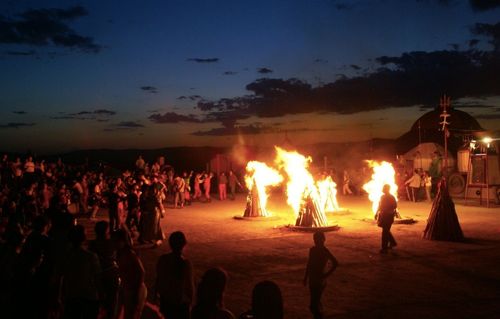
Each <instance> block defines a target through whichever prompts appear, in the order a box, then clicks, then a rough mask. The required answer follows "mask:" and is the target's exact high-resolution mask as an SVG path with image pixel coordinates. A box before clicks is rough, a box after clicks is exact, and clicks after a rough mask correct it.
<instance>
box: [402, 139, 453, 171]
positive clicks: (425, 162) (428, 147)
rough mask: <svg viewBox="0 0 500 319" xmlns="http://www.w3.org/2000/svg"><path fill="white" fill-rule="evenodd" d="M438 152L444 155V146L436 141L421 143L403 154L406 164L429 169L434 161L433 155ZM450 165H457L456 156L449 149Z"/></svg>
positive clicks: (411, 166)
mask: <svg viewBox="0 0 500 319" xmlns="http://www.w3.org/2000/svg"><path fill="white" fill-rule="evenodd" d="M434 152H438V153H439V154H441V155H442V156H444V148H443V147H442V146H441V145H439V144H436V143H420V144H418V145H417V146H415V147H414V148H412V149H411V150H409V151H408V152H406V153H405V154H404V155H403V156H402V160H403V161H404V163H402V164H404V166H405V167H406V168H407V169H409V168H412V169H413V170H415V169H417V168H421V169H422V170H424V171H428V170H429V167H430V166H431V162H432V155H433V153H434ZM448 167H452V168H454V167H455V157H454V156H453V155H452V154H451V153H450V151H448Z"/></svg>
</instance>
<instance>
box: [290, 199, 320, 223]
mask: <svg viewBox="0 0 500 319" xmlns="http://www.w3.org/2000/svg"><path fill="white" fill-rule="evenodd" d="M295 226H301V227H325V226H328V221H327V220H326V218H325V216H324V214H322V213H321V207H320V205H319V203H318V202H317V201H315V200H313V199H312V198H311V197H310V196H308V197H307V198H306V199H305V200H304V202H303V203H302V205H301V207H300V211H299V216H298V217H297V220H296V221H295Z"/></svg>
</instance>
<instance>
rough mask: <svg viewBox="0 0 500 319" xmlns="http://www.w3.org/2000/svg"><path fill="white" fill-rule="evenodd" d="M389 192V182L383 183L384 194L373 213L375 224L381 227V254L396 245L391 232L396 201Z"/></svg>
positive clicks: (395, 211)
mask: <svg viewBox="0 0 500 319" xmlns="http://www.w3.org/2000/svg"><path fill="white" fill-rule="evenodd" d="M390 192H391V186H390V185H389V184H385V185H384V186H383V188H382V193H384V194H383V195H382V196H381V197H380V202H379V206H378V209H377V213H376V214H375V219H376V220H377V225H378V227H381V228H382V248H381V249H380V253H381V254H386V253H387V250H388V249H391V248H393V247H396V246H397V243H396V240H395V239H394V237H393V236H392V234H391V226H392V223H393V222H394V217H395V216H396V215H397V210H396V209H397V207H398V204H397V202H396V198H394V196H392V195H391V193H390Z"/></svg>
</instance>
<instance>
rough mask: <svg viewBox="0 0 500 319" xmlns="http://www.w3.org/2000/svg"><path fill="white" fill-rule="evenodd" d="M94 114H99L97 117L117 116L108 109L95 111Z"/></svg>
mask: <svg viewBox="0 0 500 319" xmlns="http://www.w3.org/2000/svg"><path fill="white" fill-rule="evenodd" d="M92 113H93V114H97V115H107V116H111V115H115V114H116V112H115V111H111V110H106V109H97V110H95V111H94V112H92Z"/></svg>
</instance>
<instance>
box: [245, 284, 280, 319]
mask: <svg viewBox="0 0 500 319" xmlns="http://www.w3.org/2000/svg"><path fill="white" fill-rule="evenodd" d="M240 319H283V297H282V296H281V290H280V288H279V287H278V285H277V284H276V283H274V282H272V281H269V280H265V281H261V282H259V283H258V284H257V285H255V287H254V288H253V291H252V309H251V310H250V311H247V312H245V313H243V314H242V315H241V316H240Z"/></svg>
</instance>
